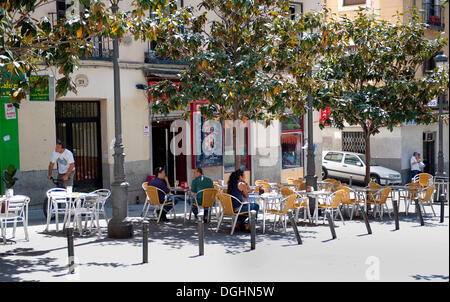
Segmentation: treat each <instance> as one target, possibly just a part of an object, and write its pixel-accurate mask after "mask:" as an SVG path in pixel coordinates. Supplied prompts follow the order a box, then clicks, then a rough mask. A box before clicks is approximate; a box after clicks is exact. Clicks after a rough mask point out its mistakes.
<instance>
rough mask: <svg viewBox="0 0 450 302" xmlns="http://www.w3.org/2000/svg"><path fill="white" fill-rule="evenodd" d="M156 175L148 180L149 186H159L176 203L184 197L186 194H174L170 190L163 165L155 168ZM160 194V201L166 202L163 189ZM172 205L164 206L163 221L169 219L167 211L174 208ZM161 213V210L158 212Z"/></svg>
mask: <svg viewBox="0 0 450 302" xmlns="http://www.w3.org/2000/svg"><path fill="white" fill-rule="evenodd" d="M155 175H156V177H155V178H153V179H152V180H150V181H149V182H148V185H149V186H153V187H157V188H158V189H161V190H162V191H163V192H165V193H166V194H168V195H169V196H168V201H170V200H172V201H173V204H174V205H176V204H177V203H178V200H179V199H180V198H181V199H183V198H184V196H181V195H172V193H171V192H170V184H169V179H168V178H167V176H166V171H165V170H164V168H163V167H157V168H156V169H155ZM158 195H159V203H161V204H163V203H164V194H163V193H162V192H161V191H158ZM172 207H173V206H172V205H166V206H164V209H163V212H162V214H161V221H168V219H167V216H166V213H168V212H169V211H170V210H171V209H172ZM158 215H159V212H158Z"/></svg>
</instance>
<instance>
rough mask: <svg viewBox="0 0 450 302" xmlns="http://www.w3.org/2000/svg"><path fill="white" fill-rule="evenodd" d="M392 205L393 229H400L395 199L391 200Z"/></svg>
mask: <svg viewBox="0 0 450 302" xmlns="http://www.w3.org/2000/svg"><path fill="white" fill-rule="evenodd" d="M392 205H393V207H394V219H395V230H399V229H400V223H399V221H398V203H397V200H392Z"/></svg>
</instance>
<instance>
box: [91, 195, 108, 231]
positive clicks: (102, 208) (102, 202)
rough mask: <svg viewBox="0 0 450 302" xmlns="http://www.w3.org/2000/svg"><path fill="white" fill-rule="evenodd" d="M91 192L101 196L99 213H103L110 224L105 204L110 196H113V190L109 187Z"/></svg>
mask: <svg viewBox="0 0 450 302" xmlns="http://www.w3.org/2000/svg"><path fill="white" fill-rule="evenodd" d="M90 194H96V195H98V198H99V209H98V210H99V214H101V215H103V218H104V219H105V220H106V224H108V222H109V220H108V215H106V210H105V204H106V201H107V200H108V198H109V197H110V196H111V191H110V190H108V189H99V190H95V191H93V192H91V193H90Z"/></svg>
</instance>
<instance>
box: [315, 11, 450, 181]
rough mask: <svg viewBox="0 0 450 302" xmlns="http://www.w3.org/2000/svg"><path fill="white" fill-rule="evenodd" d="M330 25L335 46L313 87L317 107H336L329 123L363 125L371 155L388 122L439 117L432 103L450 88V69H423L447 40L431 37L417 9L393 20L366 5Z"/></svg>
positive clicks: (427, 120)
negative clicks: (407, 17) (374, 137)
mask: <svg viewBox="0 0 450 302" xmlns="http://www.w3.org/2000/svg"><path fill="white" fill-rule="evenodd" d="M327 26H328V30H329V32H332V33H333V36H332V45H333V46H332V47H333V50H332V51H330V52H329V53H328V54H327V55H326V56H324V57H323V58H322V59H321V60H319V62H318V63H319V70H318V72H317V73H315V74H314V79H315V89H314V90H313V92H314V97H315V107H316V108H317V109H325V108H326V107H330V108H331V110H330V118H329V119H328V120H325V121H324V124H329V125H332V126H336V127H338V128H343V127H344V121H345V122H347V123H349V124H350V125H354V124H357V125H360V126H361V128H362V129H363V131H364V133H365V135H366V147H367V148H368V152H367V153H369V154H367V153H366V158H367V160H370V146H368V144H369V143H370V140H369V137H370V135H374V134H376V133H378V132H379V131H380V129H381V128H382V127H387V128H388V129H389V130H391V131H392V129H393V128H394V127H395V126H398V125H399V124H401V123H403V122H406V121H412V120H415V121H416V122H417V123H424V124H429V123H432V122H434V121H435V120H436V118H435V116H434V113H433V111H432V109H431V108H430V107H429V106H427V104H428V103H429V102H430V101H431V100H432V99H433V98H435V97H437V96H439V95H440V94H443V93H444V91H445V90H446V89H447V86H448V70H444V69H435V70H431V71H429V72H427V73H426V74H425V75H423V76H418V71H419V72H420V71H421V67H422V65H423V63H424V62H425V61H426V60H428V59H430V58H432V57H433V56H434V55H435V54H436V53H437V52H438V51H440V50H441V49H442V48H443V47H444V46H445V45H446V43H447V41H446V40H445V39H444V38H442V37H441V36H438V37H437V38H436V39H433V40H428V39H426V38H425V28H426V24H424V23H423V22H422V21H421V19H420V17H419V16H418V15H417V14H415V13H414V12H413V13H412V15H411V19H410V20H409V22H406V23H402V22H400V16H398V22H396V23H394V24H393V23H389V22H387V21H384V20H379V19H377V17H376V16H374V15H372V14H371V13H369V12H368V11H367V10H365V9H360V10H359V11H358V13H357V15H356V17H355V18H353V19H349V18H347V17H342V18H341V19H339V20H337V19H333V18H331V19H330V21H329V22H327ZM321 127H322V128H323V125H321ZM367 173H368V172H367ZM366 177H368V176H367V175H366Z"/></svg>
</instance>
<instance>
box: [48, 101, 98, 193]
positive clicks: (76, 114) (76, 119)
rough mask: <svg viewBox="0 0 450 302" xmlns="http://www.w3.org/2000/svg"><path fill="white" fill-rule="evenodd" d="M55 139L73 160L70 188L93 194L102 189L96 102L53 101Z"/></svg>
mask: <svg viewBox="0 0 450 302" xmlns="http://www.w3.org/2000/svg"><path fill="white" fill-rule="evenodd" d="M55 115H56V138H57V139H60V140H62V141H63V142H64V143H65V144H66V147H67V149H69V150H70V151H72V153H73V156H74V159H75V174H74V187H76V188H77V190H79V191H93V190H95V189H100V188H102V187H103V179H102V166H101V164H102V161H101V154H102V151H101V143H100V139H101V134H100V102H91V101H89V102H87V101H86V102H85V101H76V102H75V101H74V102H72V101H70V102H68V101H57V102H56V104H55Z"/></svg>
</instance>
